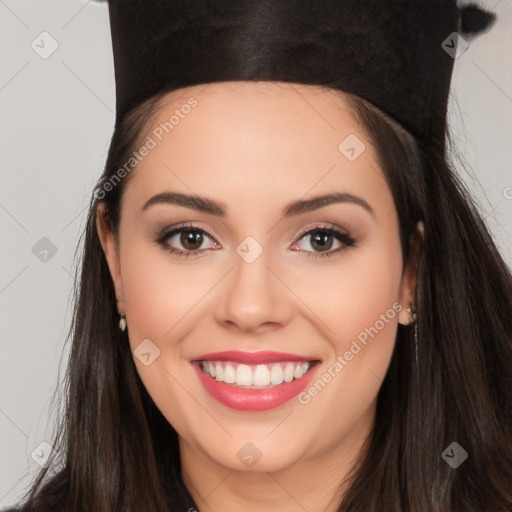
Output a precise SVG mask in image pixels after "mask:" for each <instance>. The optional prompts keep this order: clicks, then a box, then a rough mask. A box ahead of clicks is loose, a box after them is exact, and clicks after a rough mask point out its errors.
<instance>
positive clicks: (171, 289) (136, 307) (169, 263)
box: [121, 242, 214, 345]
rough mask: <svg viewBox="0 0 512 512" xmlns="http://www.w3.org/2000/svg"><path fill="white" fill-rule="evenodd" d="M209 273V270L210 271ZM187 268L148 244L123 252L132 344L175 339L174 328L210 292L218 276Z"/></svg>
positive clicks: (161, 250)
mask: <svg viewBox="0 0 512 512" xmlns="http://www.w3.org/2000/svg"><path fill="white" fill-rule="evenodd" d="M206 270H207V269H206ZM209 274H211V272H209V273H208V272H205V271H203V270H201V269H199V270H198V269H197V267H195V271H192V272H191V271H190V270H188V269H187V267H186V264H176V260H175V259H173V256H171V255H170V254H167V253H166V252H165V250H164V249H160V248H157V249H155V248H154V247H152V246H149V245H148V243H147V242H145V243H144V242H142V243H133V244H132V245H131V246H126V250H125V251H124V253H123V252H121V276H122V281H123V292H124V297H125V302H126V316H127V319H128V325H129V328H130V341H131V343H132V345H133V344H136V343H137V340H138V339H145V338H150V339H155V340H161V341H160V343H162V340H164V339H165V338H169V339H170V337H171V332H170V331H172V329H173V328H174V326H175V325H176V324H177V323H178V322H179V321H180V319H182V318H183V317H184V316H185V315H186V314H187V312H188V311H190V310H191V309H192V308H193V307H194V305H196V304H197V303H198V302H199V301H200V299H201V297H202V296H203V295H204V293H205V289H208V286H207V284H208V282H210V281H211V278H212V277H214V276H210V278H209V277H208V276H209Z"/></svg>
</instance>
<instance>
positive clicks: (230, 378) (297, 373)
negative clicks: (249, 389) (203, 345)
mask: <svg viewBox="0 0 512 512" xmlns="http://www.w3.org/2000/svg"><path fill="white" fill-rule="evenodd" d="M310 367H311V363H310V362H305V363H292V362H281V363H270V364H256V365H248V364H239V363H235V362H232V361H202V369H203V371H204V373H206V374H207V375H210V377H213V378H214V379H216V380H218V381H221V382H225V383H227V384H236V385H237V386H269V385H274V386H275V385H278V384H282V383H283V382H291V381H292V380H293V379H294V378H295V379H300V378H301V377H302V376H303V375H304V374H305V373H306V372H307V371H308V370H309V368H310Z"/></svg>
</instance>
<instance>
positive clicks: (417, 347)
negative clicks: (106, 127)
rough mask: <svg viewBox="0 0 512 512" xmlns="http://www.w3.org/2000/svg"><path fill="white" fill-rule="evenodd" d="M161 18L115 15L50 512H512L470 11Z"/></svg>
mask: <svg viewBox="0 0 512 512" xmlns="http://www.w3.org/2000/svg"><path fill="white" fill-rule="evenodd" d="M145 2H146V3H142V2H140V1H129V2H128V1H125V2H122V1H121V0H114V1H112V2H111V3H110V6H109V7H110V16H111V27H112V38H113V47H114V62H115V68H116V87H117V117H116V127H115V131H114V135H113V138H112V143H111V147H110V151H109V155H108V159H107V163H106V167H105V172H104V174H103V176H102V179H101V180H100V182H99V184H98V187H97V188H96V190H95V192H94V194H93V197H92V200H91V205H90V211H89V216H88V221H87V227H86V232H85V237H84V246H83V260H82V266H81V277H80V280H79V283H78V289H77V298H76V309H75V315H74V321H73V347H72V353H71V355H70V362H69V369H68V393H67V403H66V414H65V417H64V418H63V422H62V429H61V430H60V432H59V435H58V437H57V439H55V442H54V446H55V447H57V446H60V447H61V450H60V452H59V453H61V454H62V456H61V457H62V458H61V460H60V461H57V460H54V461H53V464H54V466H53V467H54V468H55V469H54V474H51V473H50V472H49V470H47V469H45V470H43V471H42V472H41V475H40V476H39V479H38V480H37V482H36V483H35V485H34V487H33V489H32V490H31V492H30V494H29V496H28V500H27V505H26V510H33V511H38V510H44V511H46V510H52V511H66V512H67V511H69V512H71V511H73V512H77V511H82V510H84V511H85V510H87V511H91V510H94V511H98V512H100V511H101V512H107V511H111V512H113V511H116V512H117V511H128V510H132V511H151V512H153V511H155V512H156V511H162V510H173V511H174V510H183V511H185V510H189V511H192V510H200V511H201V512H203V511H207V510H212V511H223V512H224V511H235V510H240V509H246V510H265V511H272V510H280V511H283V510H286V511H288V510H289V511H291V510H309V511H325V512H330V511H338V510H340V511H341V510H343V511H351V512H355V511H426V510H429V511H436V512H441V511H443V512H444V511H462V510H464V511H483V510H486V511H506V510H511V509H512V485H511V482H512V447H511V441H510V440H511V426H512V421H511V420H512V409H511V402H510V399H509V396H510V391H511V390H512V368H511V365H512V363H511V361H512V359H511V356H512V335H511V333H512V319H511V315H510V312H511V306H512V278H511V274H510V270H509V269H508V268H507V266H506V264H505V263H504V261H503V259H502V257H501V256H500V254H499V252H498V250H497V249H496V247H495V244H494V242H493V241H492V238H491V236H490V235H489V233H488V231H487V228H486V227H485V225H484V223H483V222H482V220H481V218H480V216H479V214H478V213H477V211H476V208H475V207H474V205H473V202H472V200H471V198H470V197H469V196H468V194H467V193H466V191H465V189H464V187H463V185H462V184H461V183H460V182H459V181H458V180H457V178H456V176H455V174H454V172H453V171H452V169H451V167H450V165H449V162H448V159H447V154H446V151H445V135H447V133H446V122H445V121H446V100H447V95H448V88H449V82H450V75H451V70H452V66H453V55H450V49H452V48H454V47H455V46H456V45H457V40H456V39H453V38H454V37H456V36H453V32H454V31H456V29H457V25H456V23H457V14H458V12H457V9H456V5H455V3H454V2H449V1H442V2H429V3H426V2H419V1H418V2H414V1H412V2H406V3H404V2H396V1H391V2H389V3H387V4H386V6H385V7H384V4H383V3H382V1H379V3H378V4H377V3H372V2H358V3H354V2H348V1H340V2H316V3H315V5H314V6H313V5H312V4H311V3H308V2H306V1H303V2H298V1H297V2H290V3H280V2H268V1H267V2H242V1H238V2H197V3H194V2H190V3H189V2H187V3H184V2H176V3H174V2H163V1H162V2H157V1H154V2H151V3H149V4H148V2H147V0H145ZM478 12H479V11H478ZM478 19H479V20H481V21H482V24H483V25H485V23H486V18H485V16H484V14H482V13H481V12H479V18H478ZM404 20H406V22H405V21H404ZM487 21H489V20H488V19H487ZM200 37H202V38H203V39H200ZM410 37H414V41H415V43H414V45H411V47H413V49H410V47H409V49H407V48H404V47H403V44H400V43H403V42H404V41H410V40H412V39H408V38H410ZM450 37H451V39H450ZM444 41H446V42H444ZM362 42H364V43H365V45H362V46H361V43H362ZM443 44H444V46H443ZM398 49H400V50H398ZM418 57H420V59H418ZM169 63H172V65H169ZM432 84H434V85H435V86H432ZM53 453H54V454H56V453H57V450H54V452H53ZM57 462H59V465H57ZM49 467H52V466H51V465H49Z"/></svg>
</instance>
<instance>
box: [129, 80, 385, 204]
mask: <svg viewBox="0 0 512 512" xmlns="http://www.w3.org/2000/svg"><path fill="white" fill-rule="evenodd" d="M145 137H146V139H144V137H143V142H144V140H146V141H147V140H149V139H148V137H149V138H150V139H151V146H152V149H151V150H150V151H148V152H147V155H146V156H144V158H142V159H141V160H140V161H139V163H138V164H137V166H136V168H135V170H134V171H132V173H133V175H132V176H131V177H130V178H131V179H130V181H131V182H133V184H134V185H135V183H136V184H137V186H136V187H135V186H134V187H133V188H134V189H136V190H137V195H138V196H140V195H142V194H143V195H146V196H147V195H149V194H156V193H159V192H161V191H162V188H165V187H167V188H173V189H176V188H177V187H178V188H180V189H181V190H182V191H186V192H187V193H190V192H191V191H192V192H195V193H198V194H202V195H204V194H205V192H211V195H215V196H216V197H218V198H219V199H220V198H222V199H226V201H225V202H227V203H229V202H230V197H231V198H232V197H234V196H233V194H235V197H236V196H238V197H240V196H245V200H246V201H249V202H250V201H251V198H250V197H248V196H251V194H252V196H253V197H254V198H259V199H261V198H262V197H267V198H269V197H270V195H272V196H273V199H276V200H277V201H279V200H280V195H282V194H285V195H286V197H288V196H290V195H294V196H297V197H302V196H304V195H305V194H307V193H308V191H309V190H311V189H312V188H314V187H316V188H318V189H319V190H315V191H316V192H320V191H322V192H325V191H329V190H330V189H336V190H339V188H340V185H346V186H347V187H349V188H350V187H352V189H353V190H352V191H354V192H355V191H358V192H361V191H363V190H365V189H366V190H367V191H368V192H369V193H370V194H371V192H372V189H375V188H376V187H377V188H380V189H382V187H383V186H384V185H385V180H384V178H383V175H382V171H381V169H380V167H379V165H378V162H377V155H376V154H375V151H374V148H373V146H372V144H371V141H370V140H369V139H368V138H367V136H366V134H365V132H364V130H363V128H362V127H361V125H360V124H359V123H358V122H357V120H356V119H355V118H354V116H353V115H352V113H351V111H350V109H349V107H348V104H347V103H346V100H345V99H344V95H343V94H342V93H341V92H339V91H334V90H332V89H328V88H325V87H320V86H311V85H304V84H291V83H286V82H237V81H235V82H218V83H211V84H200V85H196V86H192V87H187V88H183V89H180V90H177V91H173V92H171V93H169V94H167V95H166V96H165V97H164V98H163V99H162V100H161V101H160V102H159V108H158V110H157V112H156V113H155V115H154V116H153V118H152V119H151V122H150V123H149V124H148V126H147V129H146V132H145ZM347 141H348V142H347ZM349 146H352V147H353V148H355V151H356V153H357V154H356V157H357V158H355V159H353V158H352V159H351V158H348V157H347V153H346V150H347V148H348V149H350V147H349ZM352 154H353V153H352ZM348 156H350V154H349V155H348ZM128 188H131V186H129V187H128ZM187 189H188V190H187ZM320 189H321V190H320ZM283 200H284V197H283ZM253 206H256V204H254V205H253Z"/></svg>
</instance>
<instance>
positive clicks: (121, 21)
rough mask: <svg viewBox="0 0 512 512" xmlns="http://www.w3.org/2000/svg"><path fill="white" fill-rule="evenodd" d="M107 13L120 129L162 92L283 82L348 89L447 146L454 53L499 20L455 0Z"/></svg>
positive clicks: (167, 5) (197, 5) (189, 6)
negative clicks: (219, 84)
mask: <svg viewBox="0 0 512 512" xmlns="http://www.w3.org/2000/svg"><path fill="white" fill-rule="evenodd" d="M109 14H110V26H111V35H112V46H113V53H114V68H115V80H116V101H117V102H116V121H115V124H116V126H117V125H118V124H119V122H120V121H121V120H122V119H123V117H124V116H125V115H126V114H127V112H129V111H130V110H131V109H133V108H134V107H136V106H138V105H140V104H141V103H142V102H143V101H145V100H146V99H148V98H150V97H151V96H153V95H155V94H157V93H160V92H164V91H172V90H175V89H179V88H181V87H185V86H189V85H196V84H201V83H210V82H220V81H231V80H272V81H286V82H296V83H304V84H317V85H326V86H329V87H332V88H335V89H340V90H342V91H346V92H349V93H354V94H356V95H358V96H360V97H362V98H364V99H366V100H368V101H370V102H371V103H373V104H374V105H376V106H377V107H379V108H380V109H381V110H383V111H384V112H385V113H387V114H388V115H390V116H391V117H392V118H393V119H395V120H396V121H397V122H398V123H400V124H401V125H402V126H403V127H404V128H406V129H407V130H408V131H409V132H410V133H412V134H413V135H414V136H415V137H416V139H417V140H418V142H419V143H420V145H421V146H423V147H424V148H425V149H427V150H429V151H431V150H435V151H440V152H441V153H443V154H444V151H445V140H444V138H445V128H446V112H447V102H448V93H449V89H450V80H451V75H452V69H453V65H454V60H455V58H456V57H457V56H458V55H457V52H460V51H461V50H462V49H464V47H465V46H467V44H468V43H467V41H468V40H469V39H470V37H471V36H472V35H473V34H475V33H478V32H481V31H482V30H484V29H486V28H487V27H488V26H490V24H492V22H493V21H494V18H495V15H494V14H491V13H488V12H486V11H483V10H481V9H480V8H478V7H477V6H474V5H465V6H464V7H461V6H458V5H457V3H456V0H110V1H109ZM461 45H462V46H461Z"/></svg>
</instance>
